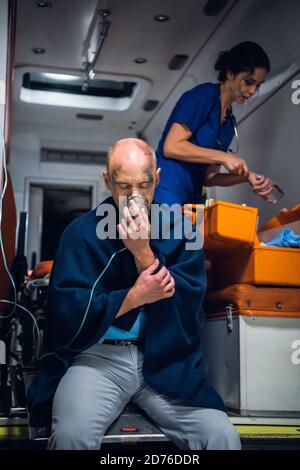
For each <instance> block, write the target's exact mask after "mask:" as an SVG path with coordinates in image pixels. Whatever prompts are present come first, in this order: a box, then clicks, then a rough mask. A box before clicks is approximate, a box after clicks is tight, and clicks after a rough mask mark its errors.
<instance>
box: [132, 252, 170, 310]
mask: <svg viewBox="0 0 300 470" xmlns="http://www.w3.org/2000/svg"><path fill="white" fill-rule="evenodd" d="M158 266H159V261H158V260H157V259H156V260H155V261H154V262H153V263H152V264H151V265H150V266H149V267H148V268H147V269H145V270H144V271H143V272H142V273H141V274H140V275H139V277H138V278H137V280H136V282H135V284H134V286H133V287H132V288H131V290H130V291H131V292H130V294H131V298H132V301H133V303H134V304H135V305H136V306H137V307H138V306H141V305H144V304H152V303H154V302H157V301H158V300H163V299H168V298H170V297H172V296H173V295H174V293H175V281H174V279H173V277H172V276H171V274H170V272H169V271H168V269H167V268H166V267H165V266H163V267H162V268H161V269H160V270H159V271H158V272H156V271H157V268H158Z"/></svg>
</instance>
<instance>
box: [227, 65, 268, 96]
mask: <svg viewBox="0 0 300 470" xmlns="http://www.w3.org/2000/svg"><path fill="white" fill-rule="evenodd" d="M266 75H267V71H266V70H265V69H263V68H257V69H254V72H253V73H250V72H240V73H238V74H237V75H234V74H233V73H232V72H230V71H229V72H228V74H227V84H228V90H229V94H230V97H231V99H232V101H235V102H236V103H240V104H241V103H245V101H247V99H249V98H251V96H253V95H255V93H256V92H257V90H258V89H259V87H260V85H261V84H262V83H263V82H264V81H265V78H266Z"/></svg>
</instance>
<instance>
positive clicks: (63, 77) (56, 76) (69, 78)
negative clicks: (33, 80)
mask: <svg viewBox="0 0 300 470" xmlns="http://www.w3.org/2000/svg"><path fill="white" fill-rule="evenodd" d="M43 77H45V78H49V80H58V81H73V80H78V79H80V77H75V75H66V74H64V73H43Z"/></svg>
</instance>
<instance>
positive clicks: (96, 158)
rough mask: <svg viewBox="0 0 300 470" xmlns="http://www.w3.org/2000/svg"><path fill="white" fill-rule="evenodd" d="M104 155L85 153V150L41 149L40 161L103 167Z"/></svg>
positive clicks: (100, 153) (102, 153) (101, 153)
mask: <svg viewBox="0 0 300 470" xmlns="http://www.w3.org/2000/svg"><path fill="white" fill-rule="evenodd" d="M106 155H107V153H106V152H87V151H85V150H61V149H49V148H42V151H41V161H42V162H48V163H73V164H74V163H81V164H84V165H88V164H90V165H105V164H106Z"/></svg>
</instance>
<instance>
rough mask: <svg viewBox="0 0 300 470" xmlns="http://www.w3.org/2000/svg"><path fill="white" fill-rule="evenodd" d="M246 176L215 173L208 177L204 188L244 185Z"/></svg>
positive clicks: (246, 179)
mask: <svg viewBox="0 0 300 470" xmlns="http://www.w3.org/2000/svg"><path fill="white" fill-rule="evenodd" d="M247 181H248V176H239V175H232V174H228V173H217V174H215V175H211V176H210V175H208V176H207V177H206V180H205V182H204V184H205V186H233V185H235V184H240V183H246V182H247Z"/></svg>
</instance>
